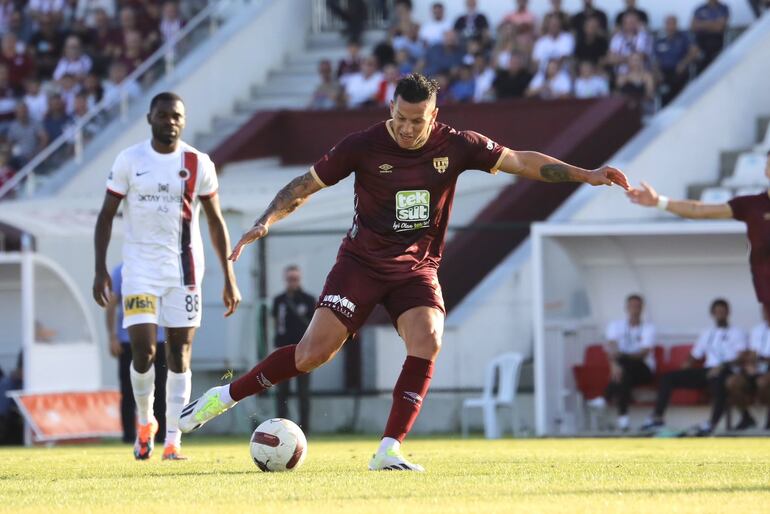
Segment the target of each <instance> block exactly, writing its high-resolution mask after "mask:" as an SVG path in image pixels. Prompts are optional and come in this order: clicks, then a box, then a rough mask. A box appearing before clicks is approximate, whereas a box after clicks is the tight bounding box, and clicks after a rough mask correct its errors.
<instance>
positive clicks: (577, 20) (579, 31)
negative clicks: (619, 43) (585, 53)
mask: <svg viewBox="0 0 770 514" xmlns="http://www.w3.org/2000/svg"><path fill="white" fill-rule="evenodd" d="M590 18H595V19H596V21H597V23H598V24H599V32H600V34H602V35H605V36H606V35H607V33H608V31H609V27H608V25H607V13H605V12H604V11H602V10H601V9H597V8H596V7H594V2H593V0H583V10H582V11H580V12H579V13H577V14H575V15H574V16H572V18H571V19H570V26H571V27H572V30H574V31H575V35H576V37H577V39H578V40H580V38H581V37H584V36H585V34H584V33H583V32H584V30H585V26H586V21H587V20H589V19H590Z"/></svg>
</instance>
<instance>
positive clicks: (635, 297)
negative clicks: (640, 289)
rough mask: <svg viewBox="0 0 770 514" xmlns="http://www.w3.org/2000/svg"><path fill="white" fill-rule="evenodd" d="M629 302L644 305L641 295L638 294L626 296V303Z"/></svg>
mask: <svg viewBox="0 0 770 514" xmlns="http://www.w3.org/2000/svg"><path fill="white" fill-rule="evenodd" d="M631 300H636V301H637V302H639V303H641V304H644V298H642V295H640V294H638V293H633V294H630V295H628V296H626V302H630V301H631Z"/></svg>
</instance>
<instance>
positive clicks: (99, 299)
mask: <svg viewBox="0 0 770 514" xmlns="http://www.w3.org/2000/svg"><path fill="white" fill-rule="evenodd" d="M110 291H112V279H111V278H110V274H109V273H107V272H106V271H97V272H96V275H95V276H94V285H93V295H94V300H96V303H98V304H99V305H100V306H101V307H107V304H108V303H110Z"/></svg>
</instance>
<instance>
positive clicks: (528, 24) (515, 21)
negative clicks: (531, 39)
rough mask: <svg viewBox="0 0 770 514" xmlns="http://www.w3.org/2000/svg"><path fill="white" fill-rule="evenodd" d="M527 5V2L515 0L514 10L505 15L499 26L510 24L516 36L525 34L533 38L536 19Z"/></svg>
mask: <svg viewBox="0 0 770 514" xmlns="http://www.w3.org/2000/svg"><path fill="white" fill-rule="evenodd" d="M528 4H529V0H516V10H514V11H513V12H510V13H508V14H506V15H505V17H504V18H503V21H502V22H501V24H500V25H501V26H502V25H505V24H510V25H512V26H513V28H514V31H515V33H516V34H523V33H527V34H532V35H533V36H534V33H535V27H536V26H537V17H536V16H535V15H534V14H533V13H532V11H530V10H529V5H528ZM498 31H499V28H498Z"/></svg>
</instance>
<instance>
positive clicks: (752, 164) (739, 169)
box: [722, 152, 767, 187]
mask: <svg viewBox="0 0 770 514" xmlns="http://www.w3.org/2000/svg"><path fill="white" fill-rule="evenodd" d="M766 160H767V158H766V156H765V155H763V154H761V153H753V152H748V153H743V154H741V155H740V156H739V157H738V162H736V164H735V171H733V174H732V175H731V176H729V177H727V178H725V179H724V180H723V181H722V185H723V186H727V187H746V186H757V185H763V184H766V183H767V177H765V162H766Z"/></svg>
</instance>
